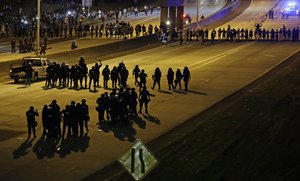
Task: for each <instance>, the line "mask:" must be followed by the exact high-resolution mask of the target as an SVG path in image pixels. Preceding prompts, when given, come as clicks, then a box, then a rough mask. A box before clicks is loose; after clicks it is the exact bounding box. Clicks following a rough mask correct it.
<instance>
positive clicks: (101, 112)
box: [96, 94, 105, 124]
mask: <svg viewBox="0 0 300 181" xmlns="http://www.w3.org/2000/svg"><path fill="white" fill-rule="evenodd" d="M96 103H97V104H98V107H96V110H97V112H98V122H99V124H100V123H101V122H102V121H104V111H105V95H104V94H101V97H99V98H98V99H97V101H96Z"/></svg>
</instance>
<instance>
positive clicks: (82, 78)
mask: <svg viewBox="0 0 300 181" xmlns="http://www.w3.org/2000/svg"><path fill="white" fill-rule="evenodd" d="M101 66H102V63H101V61H100V62H99V63H96V64H95V66H93V67H92V68H91V69H90V70H89V72H88V68H87V65H86V63H85V60H84V58H83V57H81V58H80V60H79V64H77V65H74V66H72V67H71V68H69V67H68V65H66V64H62V65H59V64H55V63H54V64H52V65H50V66H49V67H48V68H47V69H48V70H47V72H48V76H47V79H46V85H47V86H59V87H65V86H72V85H73V88H76V89H77V88H78V89H79V88H80V89H81V88H87V82H88V80H87V79H88V77H89V87H88V88H89V89H90V90H91V89H92V87H94V90H96V87H97V86H99V79H100V67H101ZM132 74H133V76H134V77H135V85H136V86H139V94H138V93H137V92H136V90H135V88H129V87H128V85H127V79H128V75H129V72H128V70H127V69H126V66H125V64H124V63H123V62H121V63H119V65H118V66H117V67H116V66H115V67H114V68H113V69H112V70H109V67H108V65H106V66H105V68H104V69H103V70H102V76H103V87H104V88H108V81H109V80H110V79H111V81H112V88H113V89H112V91H111V93H108V92H105V93H103V94H101V96H100V97H99V98H98V99H97V100H96V103H97V105H98V106H97V107H96V111H97V112H98V121H99V124H100V125H101V122H102V121H109V122H110V123H111V124H112V125H127V124H128V123H129V121H130V117H135V116H137V105H138V103H139V113H142V109H143V107H145V113H146V114H148V103H149V102H150V93H149V91H148V90H147V88H146V83H147V77H148V76H147V74H146V73H145V71H144V70H140V68H139V66H138V65H136V66H135V68H134V69H133V71H132ZM161 76H162V73H161V71H160V69H159V68H158V67H157V68H156V69H155V71H154V74H153V75H152V79H153V85H152V87H151V88H152V89H155V87H156V85H158V89H159V90H160V88H161V87H160V81H161ZM182 79H183V81H184V90H186V91H187V90H188V82H189V80H190V79H191V74H190V71H189V69H188V68H187V67H185V68H184V69H183V72H181V70H180V69H177V70H176V72H174V71H173V70H172V68H169V69H168V73H167V80H168V87H169V90H171V89H176V87H177V86H179V89H181V80H182ZM92 83H93V84H92ZM117 86H118V88H119V90H118V91H117ZM26 116H27V127H28V139H29V138H30V137H31V132H33V135H34V137H36V132H35V127H36V126H37V121H36V119H35V117H36V116H39V113H38V111H37V110H35V109H34V107H33V106H31V107H30V108H29V110H28V111H27V112H26ZM104 117H106V119H105V118H104ZM89 120H90V116H89V107H88V105H87V103H86V100H85V99H83V100H82V101H81V103H76V102H75V101H72V102H71V104H70V105H66V107H65V109H64V110H62V111H61V110H60V106H59V105H58V104H57V102H56V100H53V101H52V103H51V104H50V105H44V108H43V111H42V125H43V128H44V129H43V135H47V136H48V137H54V138H65V134H66V133H67V136H75V137H77V136H82V135H83V134H84V128H85V131H86V133H87V132H88V130H89V129H88V122H89ZM61 122H62V123H63V126H62V129H61Z"/></svg>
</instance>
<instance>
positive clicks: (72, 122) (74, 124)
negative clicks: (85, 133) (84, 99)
mask: <svg viewBox="0 0 300 181" xmlns="http://www.w3.org/2000/svg"><path fill="white" fill-rule="evenodd" d="M75 104H76V103H75V101H71V105H70V114H71V116H70V125H71V127H72V135H73V136H75V137H77V136H78V122H77V114H76V111H77V109H76V105H75Z"/></svg>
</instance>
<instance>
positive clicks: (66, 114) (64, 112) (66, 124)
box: [62, 105, 71, 139]
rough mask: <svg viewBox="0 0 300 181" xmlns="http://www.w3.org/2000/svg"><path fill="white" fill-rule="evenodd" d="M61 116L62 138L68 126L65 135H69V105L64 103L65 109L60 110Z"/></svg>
mask: <svg viewBox="0 0 300 181" xmlns="http://www.w3.org/2000/svg"><path fill="white" fill-rule="evenodd" d="M62 117H63V131H62V139H64V137H65V133H66V129H67V128H68V133H67V137H70V136H71V112H70V105H66V107H65V109H64V110H62Z"/></svg>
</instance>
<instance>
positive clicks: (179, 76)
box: [174, 69, 182, 89]
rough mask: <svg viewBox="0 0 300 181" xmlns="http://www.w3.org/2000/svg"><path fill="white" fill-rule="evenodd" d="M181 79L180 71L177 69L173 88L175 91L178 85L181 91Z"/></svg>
mask: <svg viewBox="0 0 300 181" xmlns="http://www.w3.org/2000/svg"><path fill="white" fill-rule="evenodd" d="M181 79H182V74H181V71H180V69H177V71H176V79H175V81H174V82H175V86H174V89H176V87H177V85H179V89H181Z"/></svg>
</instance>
